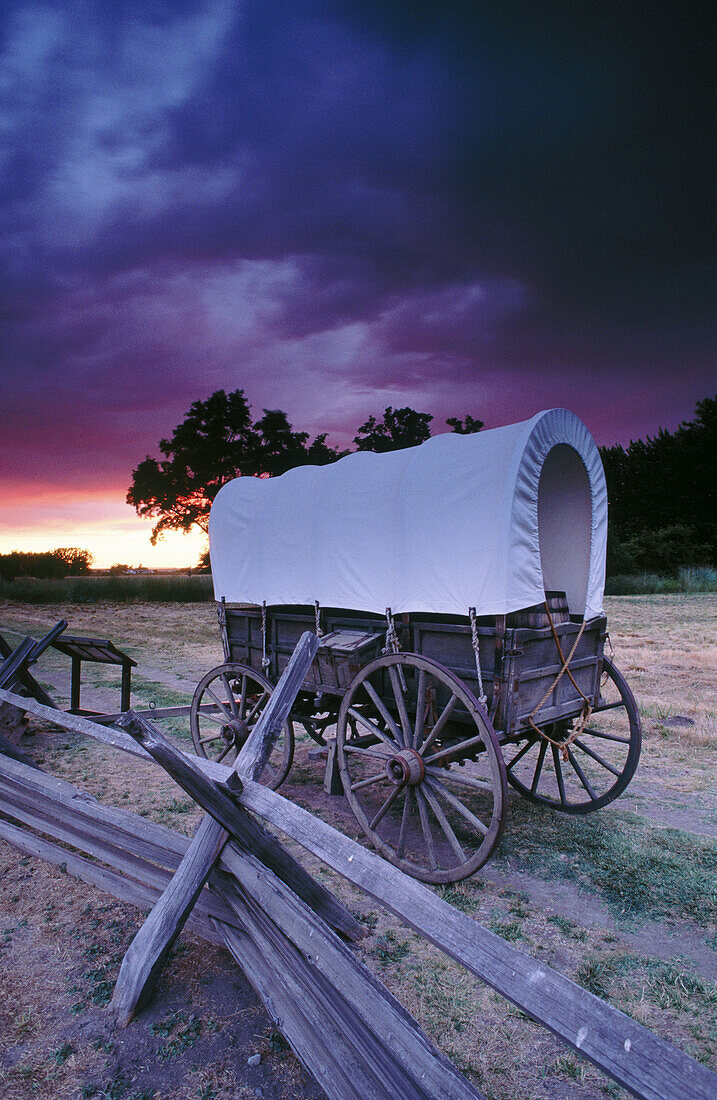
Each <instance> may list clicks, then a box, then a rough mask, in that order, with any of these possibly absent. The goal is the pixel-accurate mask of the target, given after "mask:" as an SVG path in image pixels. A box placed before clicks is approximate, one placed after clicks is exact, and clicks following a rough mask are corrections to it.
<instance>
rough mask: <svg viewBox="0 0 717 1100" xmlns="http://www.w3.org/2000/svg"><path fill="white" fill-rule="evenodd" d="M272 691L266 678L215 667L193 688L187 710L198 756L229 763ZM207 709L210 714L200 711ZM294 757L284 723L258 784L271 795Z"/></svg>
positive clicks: (228, 666)
mask: <svg viewBox="0 0 717 1100" xmlns="http://www.w3.org/2000/svg"><path fill="white" fill-rule="evenodd" d="M273 690H274V688H273V685H272V684H271V683H270V681H269V680H267V678H266V676H263V675H262V673H261V672H255V671H254V670H253V669H251V668H247V666H246V665H240V664H226V665H219V667H218V668H213V669H212V670H211V672H208V673H207V674H206V676H205V677H204V678H203V679H202V680H200V681H199V683H198V684H197V690H196V691H195V692H194V698H193V699H192V705H191V707H190V711H189V725H190V729H191V731H192V741H193V742H194V748H195V749H196V752H197V755H198V756H204V757H206V759H207V760H215V761H220V760H221V761H223V762H224V763H225V764H232V763H233V762H234V761H235V760H236V757H237V753H238V752H239V750H240V749H241V747H242V745H243V744H244V742H245V741H246V739H247V737H248V735H249V733H250V731H251V730H252V729H253V727H254V726H255V725H256V723H257V721H258V719H259V716H260V714H261V712H262V711H263V709H264V707H265V706H266V704H267V701H268V699H269V696H270V695H271V694H272V692H273ZM207 704H208V705H210V706H212V709H211V710H200V707H205V706H206V705H207ZM212 704H213V705H212ZM293 756H294V734H293V730H292V728H291V722H290V721H287V722H285V723H284V726H283V729H282V731H281V734H280V735H279V738H278V740H277V742H276V745H275V746H274V748H273V749H272V752H271V755H270V757H269V759H268V761H267V763H266V765H265V767H264V770H263V772H262V774H261V777H260V779H259V782H260V783H263V784H264V785H265V786H267V787H271V788H273V789H274V790H276V788H277V787H278V786H280V785H281V784H282V783H283V782H284V780H285V779H286V777H287V775H288V774H289V769H290V768H291V761H292V759H293Z"/></svg>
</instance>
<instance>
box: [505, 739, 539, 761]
mask: <svg viewBox="0 0 717 1100" xmlns="http://www.w3.org/2000/svg"><path fill="white" fill-rule="evenodd" d="M545 743H546V742H545V741H544V742H543V744H545ZM534 744H535V738H533V739H532V740H530V741H528V743H527V744H525V745H523V747H522V749H521V750H520V752H517V753H516V754H515V756H514V757H513V759H512V760H511V761H510V763H509V764H506V765H505V766H506V768H508V769H510V768H512V767H513V765H514V764H517V763H518V761H519V760H522V759H523V757H524V756H525V754H526V752H528V750H529V749H532V747H533V745H534Z"/></svg>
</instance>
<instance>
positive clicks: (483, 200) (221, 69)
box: [0, 0, 715, 477]
mask: <svg viewBox="0 0 717 1100" xmlns="http://www.w3.org/2000/svg"><path fill="white" fill-rule="evenodd" d="M2 10H3V15H2V57H1V58H0V81H1V84H0V87H1V89H2V96H3V111H2V118H1V120H0V126H1V127H2V130H1V137H2V143H1V146H0V193H1V195H2V209H1V210H0V263H2V270H3V273H4V278H3V287H2V289H0V301H1V302H2V309H3V319H4V330H5V336H4V345H5V351H4V363H5V366H4V371H5V377H6V379H8V380H9V386H8V389H9V391H10V393H11V394H12V396H11V397H10V399H9V400H8V402H7V404H6V416H7V419H8V421H9V426H8V429H7V432H6V434H5V441H6V447H8V448H11V449H12V453H13V455H14V456H15V458H17V456H19V455H21V454H22V453H23V448H24V447H25V445H26V443H27V441H28V439H29V438H30V435H32V438H33V441H34V443H33V445H34V446H35V443H36V438H39V437H40V436H41V435H42V433H44V434H45V437H48V436H49V432H50V429H51V426H52V422H53V420H54V422H55V423H60V422H61V423H62V424H64V425H66V426H67V430H65V431H64V432H63V433H62V435H63V442H62V443H61V444H58V447H59V450H60V451H62V453H63V454H64V455H65V456H66V459H65V460H64V461H63V462H62V463H60V464H59V465H58V469H61V470H62V472H63V476H65V474H66V470H67V469H68V468H69V467H70V466H71V465H72V463H73V462H77V463H79V462H80V459H81V458H82V456H84V455H86V454H87V453H88V452H89V449H90V447H91V446H94V445H95V442H96V439H95V435H96V434H97V435H99V436H102V434H103V433H104V434H105V437H106V438H107V439H108V440H109V439H111V440H112V447H111V448H108V450H111V454H108V457H107V458H106V460H105V472H107V476H110V474H111V476H119V477H126V474H120V473H118V471H128V470H129V468H130V467H131V465H133V464H134V463H136V461H137V460H138V459H140V458H141V457H142V456H143V454H144V452H145V451H146V450H147V449H151V448H152V447H153V446H154V444H155V443H156V440H157V438H158V437H159V435H161V434H166V433H167V432H168V431H169V430H171V428H172V426H173V424H174V423H175V422H176V420H177V419H178V418H179V417H180V416H181V414H182V413H183V412H184V410H185V409H186V407H187V406H188V404H189V403H190V402H191V400H193V399H195V398H197V397H203V396H206V395H207V394H208V393H209V392H211V390H212V389H214V388H217V387H219V386H224V387H225V388H234V387H235V386H244V387H245V388H246V389H247V392H248V394H249V396H250V398H251V400H252V402H253V403H254V405H255V406H256V407H257V408H260V407H261V406H262V405H264V404H266V405H272V406H275V405H280V406H281V407H284V408H286V409H287V410H288V411H289V413H290V415H291V416H292V417H293V418H294V419H295V420H296V421H297V422H301V424H302V426H303V425H307V426H310V427H312V428H313V429H314V430H316V431H318V430H322V429H323V428H334V429H337V430H338V429H341V428H342V427H344V428H345V429H347V430H348V432H349V437H350V435H351V434H352V432H353V429H354V428H355V425H356V424H357V423H358V422H360V419H362V418H363V417H364V416H365V415H366V413H367V412H369V411H376V410H377V409H378V408H380V407H381V404H382V403H389V401H390V402H391V403H396V402H398V401H402V402H403V403H406V402H410V403H412V404H421V403H422V404H423V407H425V408H431V409H435V410H436V411H437V412H438V413H441V414H443V415H446V414H450V413H451V412H464V411H468V410H469V409H470V411H472V412H473V413H474V414H476V415H484V413H487V414H488V416H487V417H486V418H489V417H492V418H493V422H498V421H499V420H500V419H508V418H509V415H508V414H511V415H515V416H521V415H529V413H530V412H532V411H534V410H535V408H537V407H541V406H543V405H546V404H549V403H558V404H563V403H564V404H570V403H571V401H572V403H573V405H574V406H575V407H576V410H577V411H579V412H580V413H581V414H582V415H583V416H585V417H586V419H588V421H589V422H591V426H593V427H596V428H597V429H599V430H600V431H601V433H602V435H603V437H606V436H608V437H609V433H610V429H609V428H608V424H609V422H610V417H609V410H606V409H605V407H604V406H605V404H606V402H608V401H609V392H610V385H611V384H613V385H614V386H615V387H616V391H618V392H622V394H623V396H624V398H625V400H626V401H627V402H628V407H627V409H626V412H625V419H624V421H622V422H621V426H620V427H619V431H620V432H621V433H622V434H623V435H627V434H636V435H637V434H640V433H641V432H643V431H644V430H654V429H655V428H656V427H657V426H658V424H659V423H660V422H665V421H672V422H674V420H675V419H676V418H679V416H681V415H688V414H689V413H690V411H691V407H692V403H693V402H694V400H695V399H696V398H697V397H700V396H704V395H705V394H706V393H707V392H708V391H709V389H710V386H711V384H712V382H711V380H712V377H713V370H714V359H713V349H714V344H713V342H712V336H713V294H714V287H715V283H714V276H713V272H712V269H711V263H712V260H713V256H714V237H713V215H712V209H711V195H712V194H713V193H714V186H713V185H714V173H713V164H712V163H711V161H710V157H709V148H710V145H709V143H710V140H711V137H710V135H711V134H712V133H713V128H712V122H713V107H714V100H713V92H712V87H711V85H712V72H711V70H712V66H711V61H708V53H709V51H708V48H707V43H708V42H709V40H710V39H709V34H708V33H707V31H708V28H707V17H706V15H705V16H704V17H703V16H701V15H700V14H699V12H697V11H687V10H686V9H685V8H681V7H678V6H677V5H670V4H656V5H652V6H649V7H648V6H643V5H637V4H635V5H632V6H631V5H624V4H622V5H617V4H614V5H613V4H610V3H603V4H601V5H599V6H598V5H574V4H553V5H548V6H541V11H540V13H539V14H538V13H537V12H536V11H534V10H532V8H529V7H528V6H526V5H518V4H501V5H490V6H487V5H480V4H475V3H470V4H469V3H442V4H438V3H436V4H420V3H417V4H412V5H410V6H407V5H405V4H403V3H389V2H383V3H378V2H376V3H373V2H368V0H364V2H362V3H342V2H339V0H335V2H331V3H329V2H324V3H320V2H318V0H315V2H304V3H300V4H297V3H295V2H290V0H287V2H285V3H280V2H278V0H248V2H245V3H234V4H233V3H229V2H227V0H213V2H212V0H204V2H201V3H200V2H197V3H182V4H179V3H171V4H169V3H150V2H143V3H138V2H135V3H125V4H121V5H117V4H109V3H100V2H95V3H83V4H74V3H71V2H68V3H49V4H38V5H33V4H32V3H19V2H18V3H15V4H9V5H5V6H4V8H3V9H2ZM447 385H450V387H451V388H450V390H449V391H447V389H446V387H447ZM648 391H649V393H650V395H651V397H653V398H654V395H655V394H659V395H660V400H662V402H663V404H662V406H661V408H662V409H663V412H662V413H660V409H659V408H656V407H655V406H654V405H651V404H650V401H649V400H646V399H645V393H646V392H648ZM316 393H320V394H321V396H322V400H321V402H320V403H317V401H316V398H315V394H316ZM561 395H562V396H561ZM41 396H44V401H43V400H40V398H41ZM645 410H647V413H646V411H645ZM591 417H592V420H591ZM631 417H632V420H631V419H630V418H631ZM83 424H84V425H85V430H84V431H83V428H82V425H83ZM90 424H91V426H90ZM38 426H39V427H38ZM34 453H35V454H36V455H37V450H36V449H35V451H34ZM36 466H37V469H38V470H41V468H42V466H43V458H42V455H41V454H39V455H37V460H36ZM33 476H34V471H33ZM38 476H39V474H38ZM86 476H87V477H89V476H91V471H87V473H86Z"/></svg>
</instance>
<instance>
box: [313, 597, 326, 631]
mask: <svg viewBox="0 0 717 1100" xmlns="http://www.w3.org/2000/svg"><path fill="white" fill-rule="evenodd" d="M314 628H315V629H314V633H315V634H316V637H317V638H323V636H324V632H323V630H322V629H321V608H320V607H319V601H318V600H314Z"/></svg>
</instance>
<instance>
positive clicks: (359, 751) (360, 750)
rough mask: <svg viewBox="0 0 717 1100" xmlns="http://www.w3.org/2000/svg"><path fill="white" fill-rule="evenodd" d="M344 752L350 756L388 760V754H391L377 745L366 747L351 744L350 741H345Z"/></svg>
mask: <svg viewBox="0 0 717 1100" xmlns="http://www.w3.org/2000/svg"><path fill="white" fill-rule="evenodd" d="M344 752H346V753H348V754H349V755H350V756H369V757H371V759H372V760H388V758H389V756H392V755H393V754H392V753H390V752H385V751H383V750H382V749H381V748H380V747H379V746H378V745H376V746H374V747H373V748H371V749H366V748H364V747H363V746H362V745H352V744H351V742H350V741H347V742H346V743H345V745H344Z"/></svg>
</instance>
